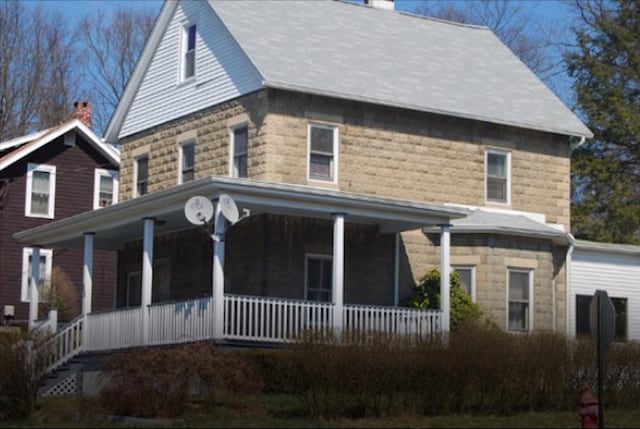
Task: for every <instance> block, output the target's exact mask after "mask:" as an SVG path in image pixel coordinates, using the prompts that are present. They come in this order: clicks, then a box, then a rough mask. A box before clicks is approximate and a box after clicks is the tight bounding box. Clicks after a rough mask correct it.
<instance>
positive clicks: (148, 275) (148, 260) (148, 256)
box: [140, 218, 155, 344]
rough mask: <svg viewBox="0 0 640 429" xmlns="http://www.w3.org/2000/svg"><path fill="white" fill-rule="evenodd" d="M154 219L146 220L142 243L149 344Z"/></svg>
mask: <svg viewBox="0 0 640 429" xmlns="http://www.w3.org/2000/svg"><path fill="white" fill-rule="evenodd" d="M154 224H155V219H154V218H144V239H143V242H142V296H141V299H140V307H141V308H142V343H143V344H148V343H149V305H151V286H152V284H153V227H154Z"/></svg>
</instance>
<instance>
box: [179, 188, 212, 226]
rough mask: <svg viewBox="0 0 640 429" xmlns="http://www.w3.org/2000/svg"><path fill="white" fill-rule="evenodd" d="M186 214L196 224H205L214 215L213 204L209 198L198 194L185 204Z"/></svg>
mask: <svg viewBox="0 0 640 429" xmlns="http://www.w3.org/2000/svg"><path fill="white" fill-rule="evenodd" d="M184 215H185V216H186V217H187V220H188V221H189V222H191V223H192V224H194V225H205V224H207V223H209V221H210V220H211V218H212V217H213V204H211V201H210V200H209V199H208V198H206V197H202V196H200V195H196V196H195V197H191V198H189V200H188V201H187V203H186V204H185V205H184Z"/></svg>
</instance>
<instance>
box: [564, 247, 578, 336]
mask: <svg viewBox="0 0 640 429" xmlns="http://www.w3.org/2000/svg"><path fill="white" fill-rule="evenodd" d="M568 236H569V248H568V249H567V260H566V270H567V272H566V283H567V284H566V285H565V306H566V308H565V316H564V317H565V325H566V326H565V329H566V331H565V333H566V335H567V337H571V333H570V328H571V326H570V324H569V309H570V305H571V304H570V302H569V299H570V298H571V261H572V258H573V250H574V248H575V240H574V238H573V236H572V235H571V234H568Z"/></svg>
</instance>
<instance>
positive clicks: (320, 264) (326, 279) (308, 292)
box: [304, 255, 333, 302]
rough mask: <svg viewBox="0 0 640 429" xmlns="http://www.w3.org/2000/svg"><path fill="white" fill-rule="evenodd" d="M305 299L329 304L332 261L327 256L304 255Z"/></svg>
mask: <svg viewBox="0 0 640 429" xmlns="http://www.w3.org/2000/svg"><path fill="white" fill-rule="evenodd" d="M304 278H305V299H306V300H309V301H321V302H331V299H332V297H331V296H332V294H331V291H332V282H333V260H332V258H331V256H329V255H306V258H305V276H304Z"/></svg>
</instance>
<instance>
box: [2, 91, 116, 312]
mask: <svg viewBox="0 0 640 429" xmlns="http://www.w3.org/2000/svg"><path fill="white" fill-rule="evenodd" d="M74 107H75V111H74V114H73V118H72V119H71V120H69V121H67V122H64V123H62V124H60V125H58V126H55V127H53V128H49V129H46V130H43V131H39V132H36V133H33V134H30V135H26V136H23V137H18V138H14V139H11V140H7V141H4V142H0V310H1V311H3V316H6V315H7V313H9V314H10V313H11V312H12V311H13V312H14V318H15V320H14V322H12V323H14V324H26V322H27V319H28V315H29V299H30V297H29V287H28V285H29V281H30V273H31V266H30V265H31V252H32V250H31V248H30V247H25V245H23V244H22V243H19V242H18V241H17V240H15V239H14V238H13V237H12V235H13V234H14V233H15V232H18V231H22V230H24V229H28V228H33V227H36V226H40V225H43V224H45V223H49V222H52V221H54V220H59V219H62V218H65V217H69V216H73V215H76V214H78V213H82V212H86V211H89V210H99V209H100V208H101V207H104V206H107V205H111V204H114V203H116V202H117V198H118V169H119V165H120V155H119V152H118V150H117V149H115V148H114V147H113V146H111V145H109V144H106V143H104V142H103V141H102V140H101V139H100V138H99V137H98V136H97V135H96V134H95V133H94V132H93V131H92V130H91V104H90V103H88V102H84V101H79V102H76V103H75V104H74ZM93 258H94V265H93V272H94V285H95V288H94V291H95V292H94V294H93V296H92V310H93V311H99V310H104V309H112V308H113V304H114V303H113V299H114V291H115V282H116V253H115V252H110V251H96V252H95V253H94V256H93ZM82 270H83V253H82V249H78V248H68V249H64V248H56V249H46V248H42V249H41V250H40V285H41V286H40V289H41V290H42V291H43V293H41V297H40V300H39V302H40V306H39V307H40V311H39V317H40V318H42V317H46V310H47V308H48V306H49V305H50V303H49V301H50V302H51V303H54V302H57V303H58V304H59V305H58V311H59V320H61V321H66V320H70V319H72V318H73V317H75V316H76V315H78V314H80V311H81V305H82V295H83V291H82ZM51 287H53V291H54V292H53V294H55V296H52V295H50V296H49V298H47V291H48V290H49V289H50V288H51Z"/></svg>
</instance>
